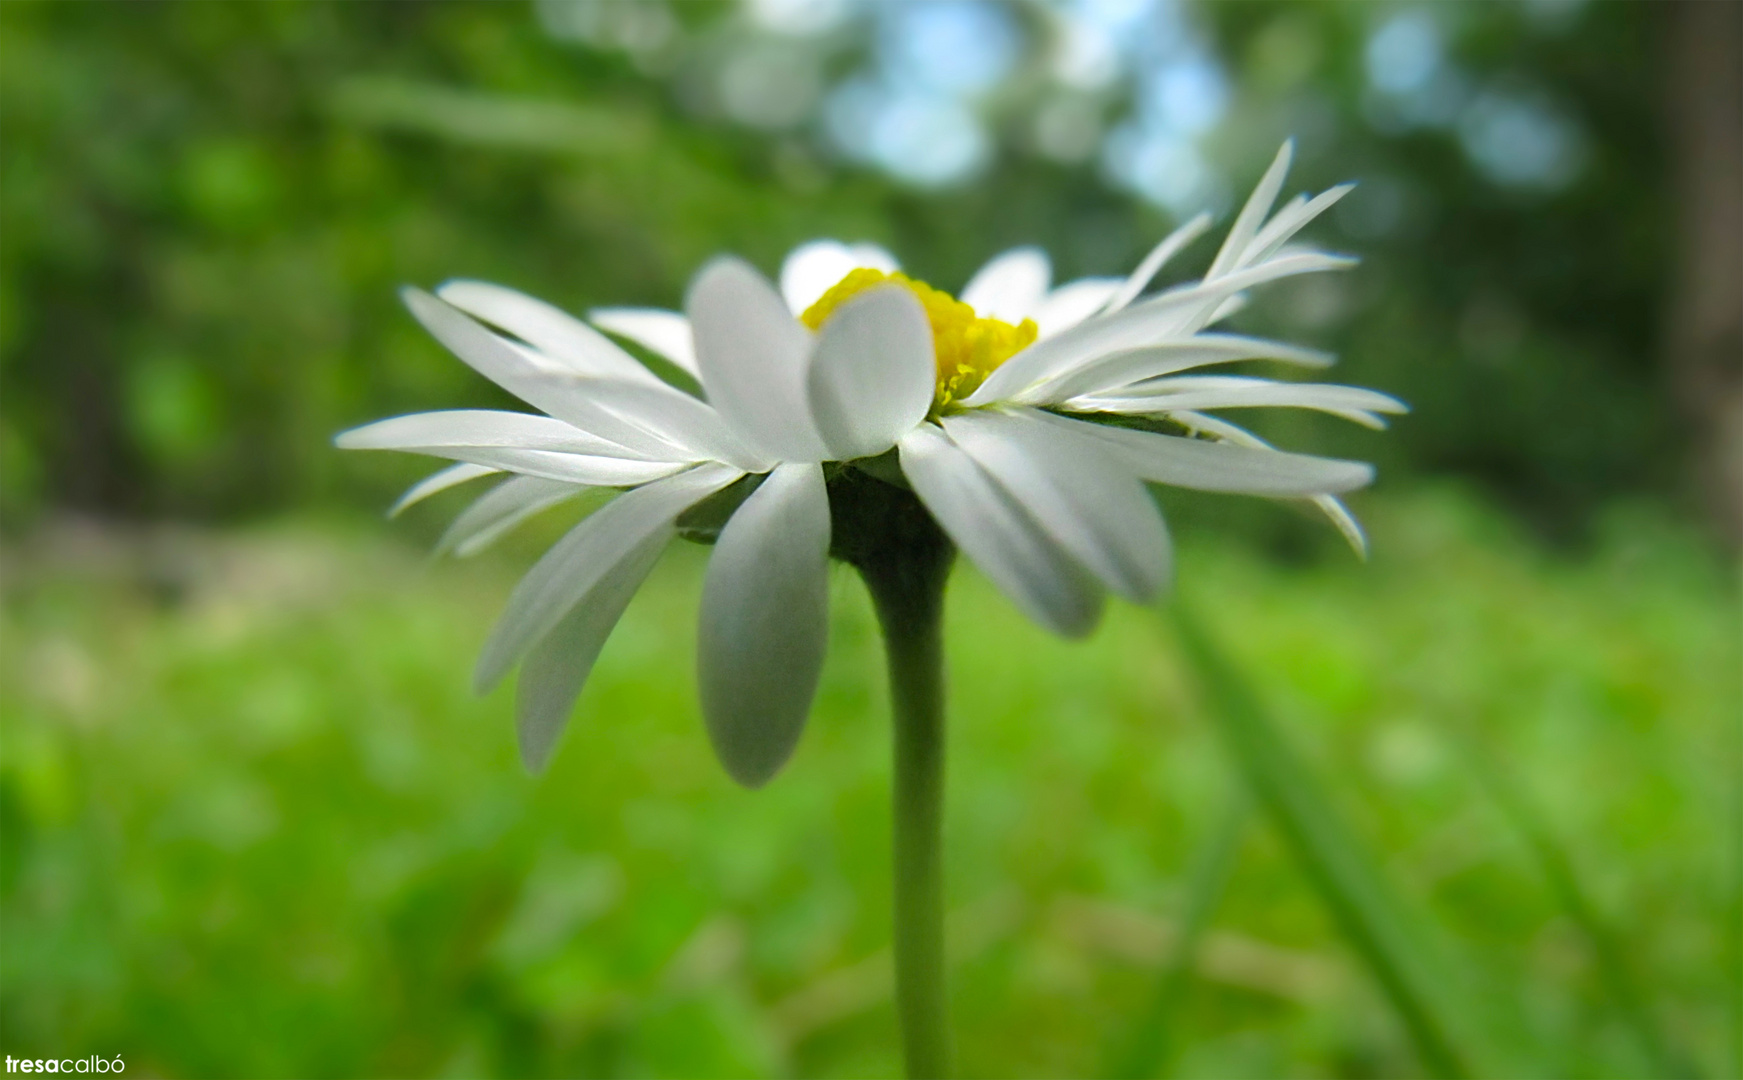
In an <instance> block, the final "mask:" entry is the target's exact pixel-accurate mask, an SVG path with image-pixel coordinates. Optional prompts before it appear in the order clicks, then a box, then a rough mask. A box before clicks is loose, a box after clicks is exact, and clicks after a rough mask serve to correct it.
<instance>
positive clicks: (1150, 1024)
mask: <svg viewBox="0 0 1743 1080" xmlns="http://www.w3.org/2000/svg"><path fill="white" fill-rule="evenodd" d="M1252 816H1253V813H1252V804H1251V802H1250V801H1249V799H1248V796H1247V794H1246V792H1244V791H1237V792H1236V794H1235V795H1234V797H1233V798H1232V799H1231V800H1230V803H1229V806H1228V807H1227V809H1225V810H1224V811H1223V815H1222V819H1221V820H1220V821H1219V822H1218V823H1217V827H1216V831H1215V832H1214V833H1212V834H1211V838H1210V842H1209V843H1207V844H1205V845H1204V846H1203V847H1202V848H1200V849H1199V851H1198V854H1197V855H1196V856H1195V857H1194V858H1193V861H1192V867H1191V869H1190V870H1188V871H1187V892H1186V911H1185V913H1184V914H1183V916H1182V918H1181V923H1180V936H1179V937H1178V939H1176V941H1175V944H1174V950H1173V953H1172V955H1170V956H1169V958H1168V963H1167V965H1166V966H1165V967H1164V968H1163V969H1162V974H1161V977H1160V978H1159V979H1158V980H1157V982H1156V989H1155V992H1154V994H1153V995H1152V996H1151V998H1150V1004H1149V1007H1148V1008H1147V1009H1146V1010H1145V1011H1144V1012H1143V1013H1142V1014H1141V1015H1140V1016H1139V1017H1138V1019H1137V1022H1136V1023H1135V1024H1133V1026H1132V1028H1131V1030H1130V1031H1129V1032H1128V1033H1127V1035H1126V1037H1125V1038H1124V1039H1122V1040H1121V1041H1120V1042H1119V1043H1117V1044H1116V1046H1117V1050H1116V1052H1115V1053H1114V1054H1111V1055H1110V1060H1109V1064H1108V1067H1107V1068H1106V1069H1104V1070H1103V1073H1104V1074H1105V1075H1107V1076H1111V1077H1114V1078H1116V1080H1150V1078H1151V1077H1154V1076H1158V1075H1161V1074H1162V1073H1163V1071H1164V1067H1165V1066H1166V1065H1167V1064H1168V1061H1169V1059H1170V1058H1171V1057H1173V1054H1174V1050H1175V1047H1174V1045H1173V1040H1172V1039H1171V1038H1170V1037H1169V1035H1170V1032H1169V1019H1170V1017H1171V1016H1172V1014H1173V1012H1174V1008H1175V1004H1176V1003H1177V1002H1178V1001H1179V1000H1180V995H1181V992H1182V991H1184V990H1185V989H1186V982H1187V980H1188V979H1189V978H1191V976H1192V969H1193V965H1194V964H1195V963H1196V962H1197V959H1198V943H1199V942H1200V941H1201V940H1202V939H1203V937H1204V932H1205V930H1206V929H1207V928H1208V927H1209V926H1210V920H1211V916H1212V915H1213V914H1215V912H1216V908H1217V905H1218V904H1219V903H1221V901H1222V897H1223V893H1224V892H1225V891H1226V890H1227V889H1228V883H1229V878H1230V877H1231V876H1232V875H1233V873H1234V869H1235V856H1236V855H1237V854H1239V852H1240V848H1241V841H1242V839H1244V838H1245V837H1246V835H1247V826H1248V824H1249V822H1251V820H1252Z"/></svg>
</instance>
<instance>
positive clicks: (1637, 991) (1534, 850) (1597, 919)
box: [1453, 728, 1700, 1077]
mask: <svg viewBox="0 0 1743 1080" xmlns="http://www.w3.org/2000/svg"><path fill="white" fill-rule="evenodd" d="M1453 730H1454V737H1455V739H1456V740H1457V742H1458V743H1459V745H1460V746H1461V747H1462V748H1463V749H1464V751H1465V757H1466V759H1467V760H1468V761H1469V762H1470V764H1471V768H1472V770H1473V771H1474V772H1475V773H1476V774H1477V778H1478V780H1479V781H1480V782H1481V783H1482V784H1483V786H1484V787H1486V788H1487V789H1488V791H1489V794H1490V796H1491V797H1492V798H1493V799H1494V800H1495V803H1496V805H1497V806H1499V807H1500V809H1501V813H1502V814H1503V815H1504V816H1505V817H1506V818H1507V820H1508V823H1509V824H1511V825H1512V826H1513V827H1514V828H1515V829H1517V830H1518V831H1519V835H1520V837H1521V838H1522V839H1523V840H1524V841H1525V846H1526V847H1527V848H1528V849H1529V850H1530V852H1531V857H1532V860H1533V861H1534V862H1536V863H1537V868H1538V871H1539V872H1540V873H1542V874H1543V877H1544V881H1545V883H1546V884H1548V886H1549V890H1550V892H1551V893H1552V894H1554V896H1555V899H1556V902H1557V903H1559V904H1560V905H1561V908H1562V911H1563V912H1565V913H1566V914H1567V917H1568V918H1569V919H1571V920H1572V921H1573V923H1574V925H1575V926H1578V927H1579V928H1580V932H1581V933H1582V934H1584V935H1585V937H1586V940H1587V942H1588V943H1589V944H1590V945H1591V948H1592V953H1593V957H1594V959H1595V960H1596V961H1597V968H1598V978H1599V980H1600V981H1601V982H1602V983H1603V985H1604V992H1605V993H1606V994H1607V995H1608V996H1609V998H1610V1001H1611V1004H1612V1005H1613V1006H1614V1007H1615V1009H1616V1011H1617V1013H1618V1014H1619V1015H1620V1016H1621V1017H1622V1019H1623V1021H1624V1022H1625V1023H1627V1025H1628V1026H1629V1028H1630V1029H1632V1030H1633V1032H1634V1037H1635V1039H1636V1040H1638V1042H1639V1043H1640V1047H1641V1049H1642V1050H1643V1051H1645V1053H1646V1055H1647V1056H1648V1058H1650V1059H1651V1061H1652V1063H1653V1065H1654V1066H1655V1067H1656V1068H1657V1069H1658V1071H1659V1074H1660V1075H1662V1076H1666V1077H1695V1076H1699V1075H1700V1070H1699V1069H1698V1068H1696V1067H1695V1064H1694V1062H1693V1061H1692V1060H1690V1059H1689V1057H1688V1056H1687V1055H1685V1054H1684V1053H1682V1052H1681V1051H1680V1050H1679V1049H1678V1048H1677V1047H1676V1046H1675V1045H1674V1044H1672V1043H1671V1041H1670V1040H1669V1038H1667V1037H1666V1036H1665V1034H1664V1029H1663V1028H1662V1027H1660V1026H1659V1024H1658V1020H1657V1018H1656V1017H1655V1016H1654V1015H1653V1011H1652V1006H1651V1004H1650V1002H1649V1001H1648V999H1647V995H1646V992H1645V990H1644V988H1643V987H1642V985H1641V982H1640V980H1639V979H1638V978H1637V977H1636V975H1635V972H1634V966H1633V964H1632V963H1631V962H1630V961H1629V959H1628V952H1627V949H1625V948H1624V947H1623V944H1622V941H1621V939H1619V938H1618V937H1617V936H1616V934H1615V933H1614V932H1613V931H1612V930H1611V929H1610V925H1609V923H1608V922H1606V921H1605V919H1604V917H1603V916H1602V915H1601V914H1599V912H1598V908H1597V905H1596V904H1594V903H1593V902H1592V898H1591V895H1590V894H1589V893H1587V892H1586V889H1585V886H1584V885H1583V884H1582V883H1581V882H1580V878H1579V874H1578V872H1577V871H1576V870H1575V869H1574V864H1573V860H1572V859H1571V858H1570V857H1569V856H1568V853H1567V850H1566V849H1565V848H1564V847H1562V845H1561V844H1559V843H1558V842H1557V841H1556V838H1555V835H1554V834H1553V833H1552V832H1551V830H1550V828H1549V824H1548V822H1547V821H1545V820H1544V817H1543V815H1542V814H1541V813H1539V812H1538V809H1537V807H1536V806H1535V805H1534V804H1533V803H1532V801H1531V800H1530V799H1529V798H1528V797H1527V796H1526V793H1525V792H1524V791H1523V790H1521V789H1520V787H1519V786H1518V785H1517V784H1515V783H1514V782H1513V779H1512V777H1510V776H1509V775H1508V774H1507V771H1506V769H1505V768H1504V767H1503V766H1502V765H1501V763H1500V762H1499V761H1496V760H1495V758H1494V755H1493V754H1492V753H1490V751H1489V749H1488V748H1487V747H1486V746H1484V745H1483V744H1482V743H1481V742H1480V741H1479V740H1478V738H1477V737H1476V735H1475V734H1474V733H1472V732H1466V731H1459V730H1457V729H1456V728H1455V729H1453Z"/></svg>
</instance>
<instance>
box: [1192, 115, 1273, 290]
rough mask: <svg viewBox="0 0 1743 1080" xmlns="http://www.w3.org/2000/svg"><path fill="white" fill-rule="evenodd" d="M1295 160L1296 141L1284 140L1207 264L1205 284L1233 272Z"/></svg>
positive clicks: (1267, 212) (1269, 209) (1269, 210)
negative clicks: (1291, 162)
mask: <svg viewBox="0 0 1743 1080" xmlns="http://www.w3.org/2000/svg"><path fill="white" fill-rule="evenodd" d="M1294 156H1295V140H1293V139H1285V140H1284V141H1283V145H1282V146H1280V147H1278V148H1277V157H1276V158H1275V159H1274V160H1273V161H1272V162H1271V167H1270V168H1269V169H1266V170H1265V175H1264V176H1262V177H1260V178H1259V184H1258V186H1257V187H1255V188H1253V194H1251V195H1250V196H1248V197H1247V204H1246V205H1245V206H1243V207H1241V212H1240V214H1238V215H1237V216H1236V217H1235V223H1234V224H1233V225H1231V226H1229V235H1228V236H1227V237H1226V238H1225V239H1224V240H1223V246H1222V248H1221V250H1219V251H1218V252H1217V253H1216V259H1215V260H1213V261H1212V262H1211V264H1210V270H1209V271H1207V272H1206V273H1205V275H1204V278H1205V280H1206V281H1209V280H1211V279H1212V278H1216V277H1220V276H1221V275H1223V274H1226V273H1228V272H1230V271H1232V270H1234V269H1235V267H1236V266H1237V265H1238V264H1239V262H1240V259H1241V256H1242V255H1244V254H1245V253H1246V251H1247V245H1248V244H1250V243H1251V242H1252V240H1253V237H1254V236H1255V235H1256V234H1257V233H1258V231H1259V226H1260V225H1262V224H1264V221H1265V216H1266V215H1267V214H1269V213H1270V212H1271V206H1272V204H1273V203H1275V202H1276V201H1277V193H1278V192H1279V191H1281V190H1282V188H1283V178H1284V177H1285V176H1287V175H1288V173H1289V162H1290V159H1291V158H1293V157H1294Z"/></svg>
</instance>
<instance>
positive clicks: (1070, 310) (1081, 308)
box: [1032, 278, 1125, 338]
mask: <svg viewBox="0 0 1743 1080" xmlns="http://www.w3.org/2000/svg"><path fill="white" fill-rule="evenodd" d="M1124 283H1125V279H1124V278H1078V279H1077V280H1076V281H1071V282H1067V283H1066V284H1064V285H1061V286H1059V288H1057V289H1054V290H1053V291H1052V292H1050V293H1048V294H1047V297H1046V299H1044V300H1042V301H1041V303H1040V304H1039V305H1037V306H1036V308H1035V312H1034V315H1033V316H1032V317H1033V318H1034V320H1035V325H1036V327H1037V328H1038V329H1039V330H1040V332H1041V333H1040V336H1041V337H1043V338H1050V337H1052V336H1053V335H1054V334H1057V333H1059V332H1060V331H1061V330H1069V329H1071V328H1072V327H1073V326H1076V325H1077V324H1078V323H1080V322H1082V321H1083V320H1085V319H1087V318H1089V317H1090V316H1091V315H1094V314H1095V313H1096V312H1098V311H1100V310H1101V309H1102V308H1103V307H1105V306H1106V305H1107V302H1108V300H1109V299H1110V298H1111V297H1112V296H1113V295H1114V294H1115V293H1117V292H1119V290H1120V286H1121V285H1123V284H1124Z"/></svg>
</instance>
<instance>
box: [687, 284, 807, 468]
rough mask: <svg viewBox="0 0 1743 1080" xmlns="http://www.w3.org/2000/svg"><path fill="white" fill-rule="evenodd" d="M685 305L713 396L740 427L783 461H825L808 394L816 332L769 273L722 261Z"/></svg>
mask: <svg viewBox="0 0 1743 1080" xmlns="http://www.w3.org/2000/svg"><path fill="white" fill-rule="evenodd" d="M684 310H685V311H686V312H687V313H688V314H689V316H690V326H691V329H692V330H694V331H695V335H696V364H697V368H698V369H699V370H700V372H701V377H702V386H703V388H704V389H705V390H706V391H707V392H708V401H709V403H710V404H712V405H713V406H714V408H715V409H716V410H718V411H719V413H720V415H721V416H722V417H724V418H725V420H726V422H727V424H728V425H730V426H731V428H732V429H733V431H734V432H736V433H737V434H738V436H739V437H740V438H741V439H743V440H744V441H745V442H746V443H749V444H750V445H751V446H752V447H753V448H754V449H757V450H761V451H763V452H764V453H766V454H768V455H769V456H771V457H773V458H777V459H779V460H783V461H822V460H824V459H825V458H826V457H827V456H828V452H827V451H826V450H825V449H824V446H823V440H822V439H821V438H820V437H819V436H818V434H817V428H816V425H815V424H814V423H813V422H812V420H811V408H810V406H809V405H808V404H807V402H806V393H805V369H806V366H807V361H808V360H809V358H810V354H811V333H810V331H808V330H806V329H805V327H804V325H803V324H801V323H800V322H799V321H798V320H797V319H795V318H794V317H793V315H792V314H791V313H790V312H788V310H787V307H786V305H785V304H784V303H782V301H781V298H780V297H779V296H778V295H776V294H775V291H774V289H773V288H771V287H770V286H769V283H768V282H767V281H764V280H763V277H762V275H761V274H759V273H757V272H756V271H755V270H753V269H752V268H751V267H750V265H749V264H748V263H746V262H744V261H743V260H742V259H735V258H731V257H722V258H717V259H715V260H714V261H713V262H711V263H709V264H708V265H707V266H705V267H703V268H702V271H701V273H699V274H697V275H696V280H695V282H694V283H693V284H692V285H691V286H690V294H689V296H688V298H687V299H686V300H685V304H684Z"/></svg>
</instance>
